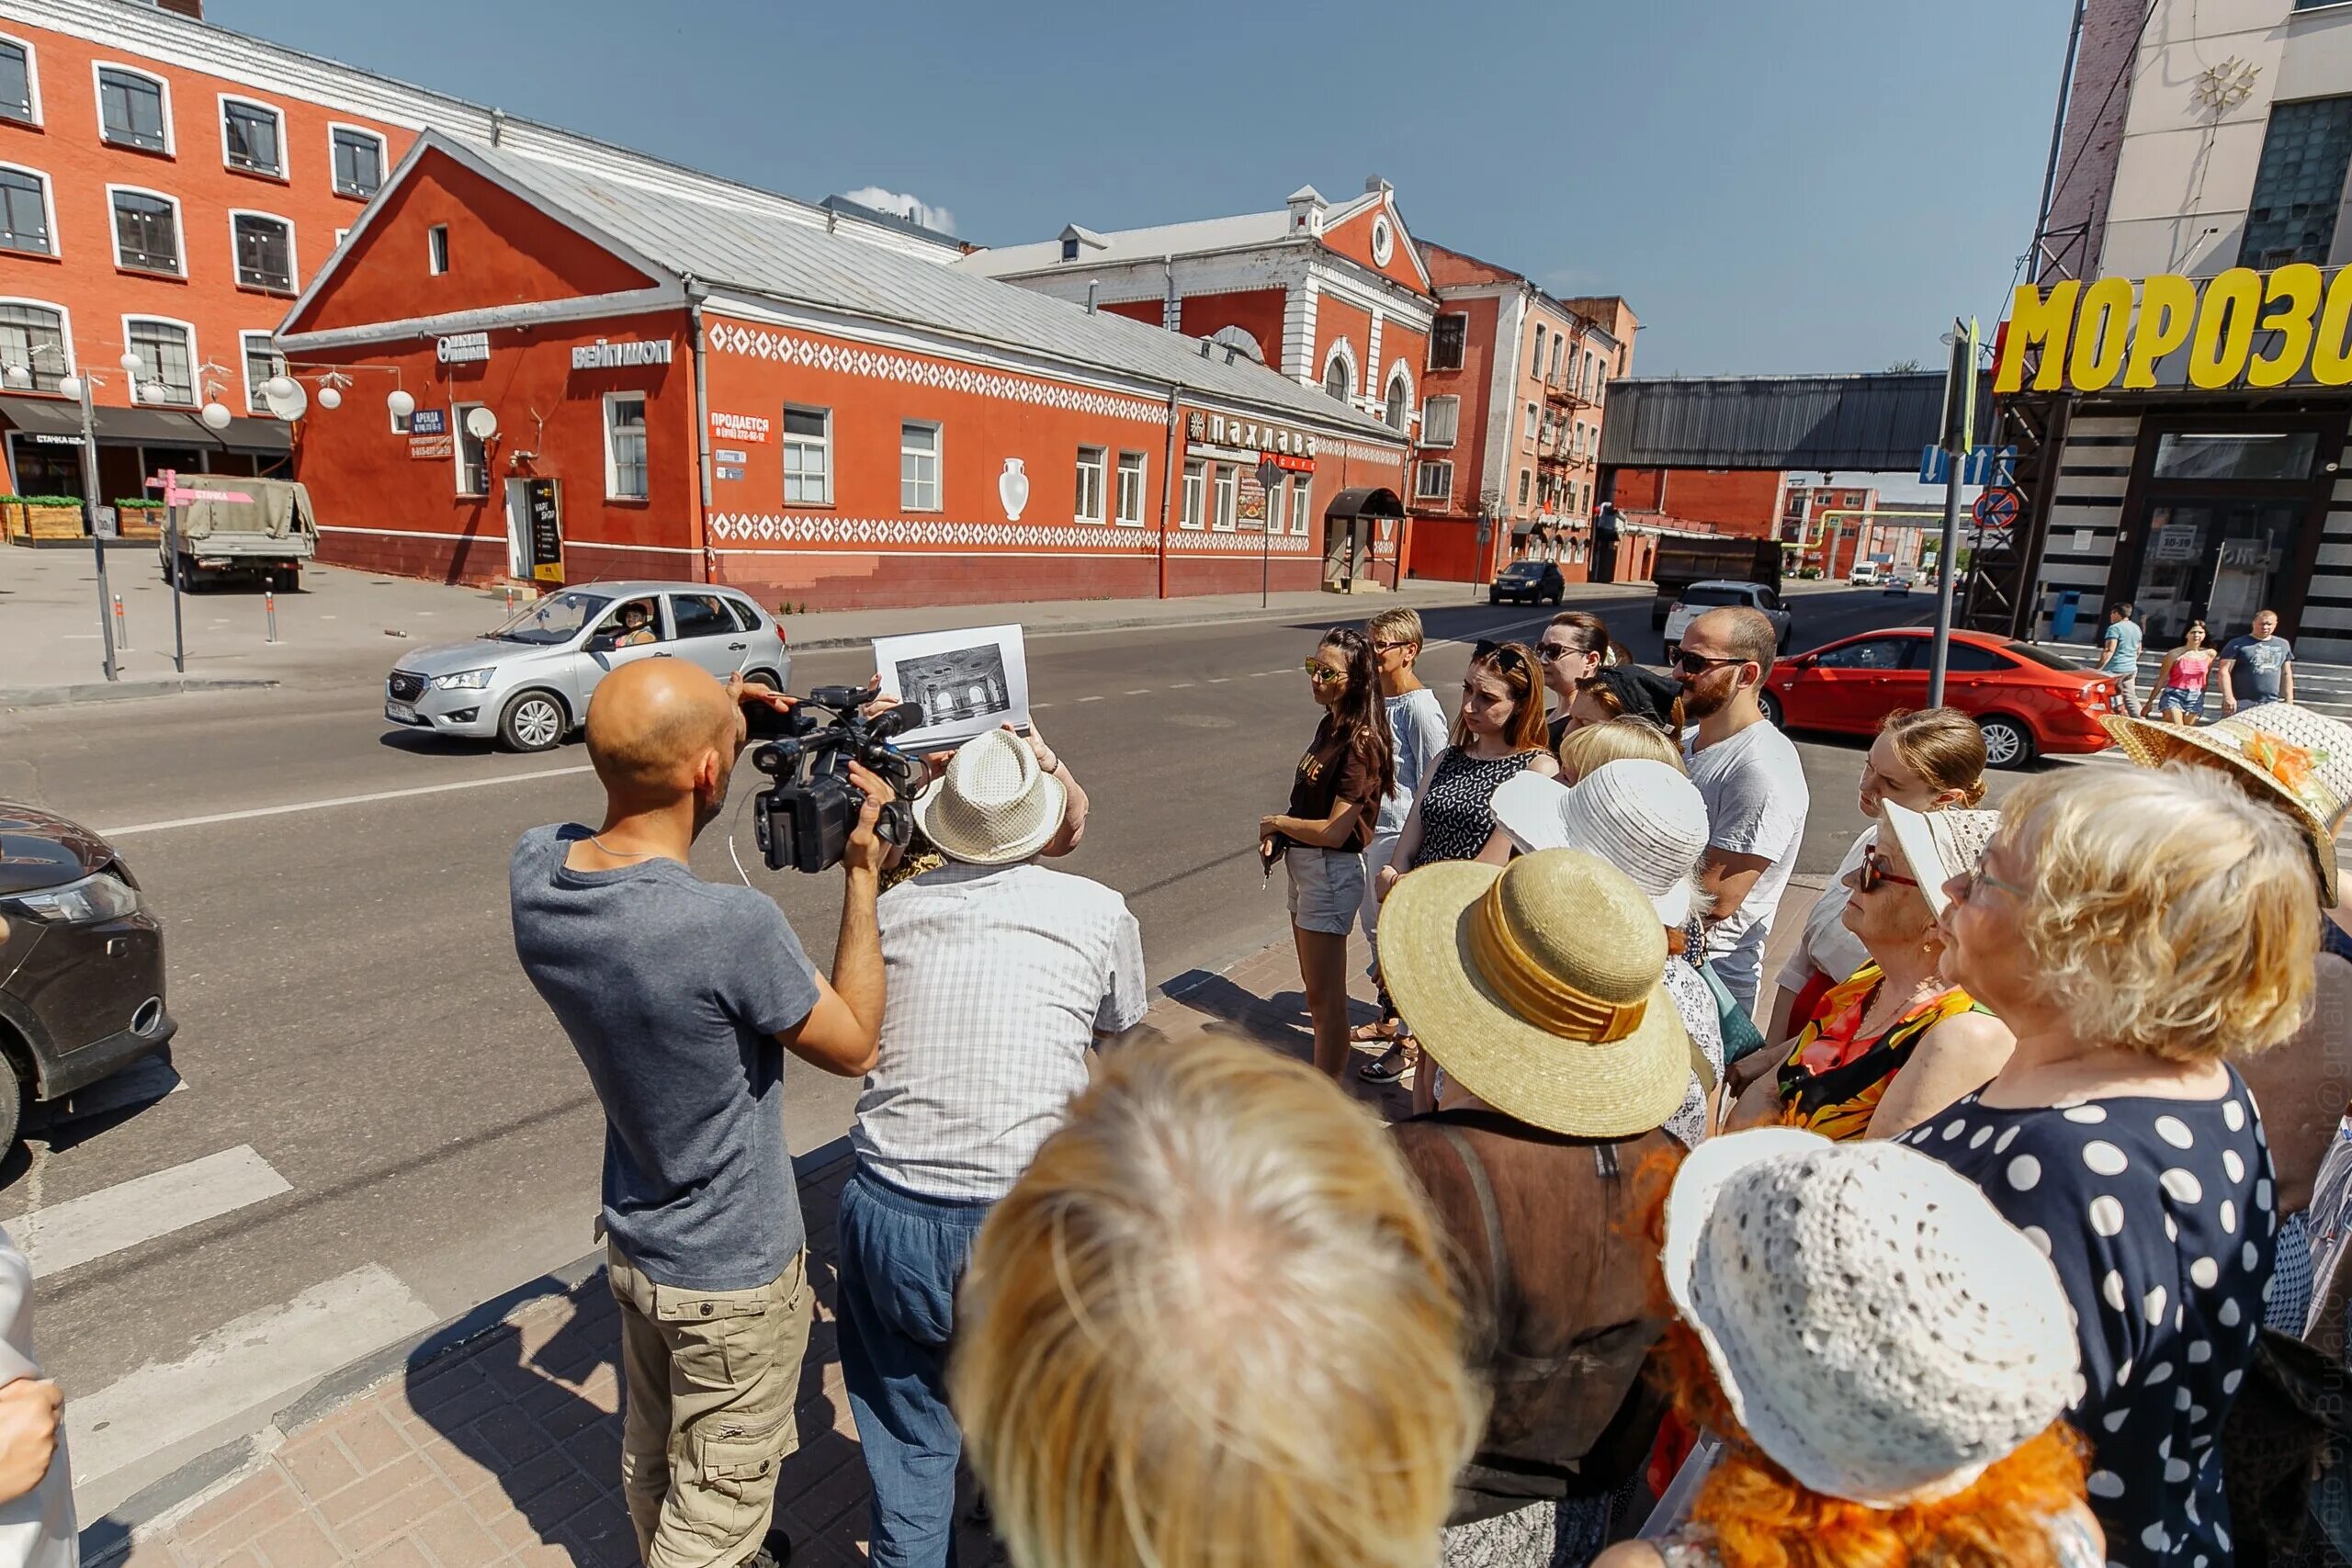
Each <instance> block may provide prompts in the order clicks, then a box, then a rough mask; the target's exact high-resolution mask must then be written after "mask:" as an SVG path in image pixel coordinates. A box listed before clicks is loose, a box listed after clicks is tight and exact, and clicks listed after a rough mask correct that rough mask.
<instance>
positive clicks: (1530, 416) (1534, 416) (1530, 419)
mask: <svg viewBox="0 0 2352 1568" xmlns="http://www.w3.org/2000/svg"><path fill="white" fill-rule="evenodd" d="M1542 428H1543V416H1542V415H1541V414H1540V413H1538V412H1536V408H1535V405H1534V404H1533V403H1530V404H1528V405H1527V430H1526V434H1525V435H1524V437H1523V439H1524V440H1525V441H1526V443H1527V445H1528V446H1534V445H1535V434H1536V432H1537V431H1539V430H1541V429H1542Z"/></svg>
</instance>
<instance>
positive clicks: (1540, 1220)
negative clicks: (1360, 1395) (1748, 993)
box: [1375, 764, 1697, 1568]
mask: <svg viewBox="0 0 2352 1568" xmlns="http://www.w3.org/2000/svg"><path fill="white" fill-rule="evenodd" d="M1621 766H1626V767H1630V766H1634V764H1621ZM1607 773H1608V771H1606V770H1605V771H1604V773H1602V774H1601V775H1599V776H1600V777H1606V776H1607ZM1678 782H1679V781H1678ZM1589 787H1592V786H1590V785H1579V786H1578V788H1577V791H1575V792H1574V793H1576V794H1577V795H1581V794H1582V793H1583V792H1584V790H1585V789H1586V788H1589ZM1684 787H1685V788H1688V787H1689V786H1688V785H1687V784H1686V785H1685V786H1684ZM1690 804H1691V805H1695V804H1696V801H1695V795H1694V797H1693V799H1692V801H1691V803H1690ZM1691 853H1692V855H1693V856H1695V855H1696V853H1697V846H1696V845H1695V844H1694V845H1692V846H1691ZM1690 865H1691V862H1690V861H1688V860H1686V861H1685V862H1684V863H1683V870H1682V875H1683V877H1684V879H1685V880H1686V881H1687V879H1688V877H1689V875H1690ZM1385 919H1386V929H1387V931H1388V953H1387V958H1386V964H1387V969H1388V974H1389V985H1390V987H1391V988H1392V989H1393V990H1394V991H1395V993H1396V996H1397V1006H1398V1007H1399V1009H1401V1010H1402V1012H1403V1015H1404V1019H1405V1021H1406V1024H1407V1025H1408V1027H1409V1028H1410V1029H1411V1030H1412V1032H1413V1034H1414V1037H1415V1038H1416V1039H1417V1040H1419V1042H1420V1043H1421V1048H1422V1050H1423V1051H1424V1052H1426V1053H1427V1055H1428V1056H1429V1058H1430V1061H1431V1062H1433V1063H1434V1064H1436V1066H1438V1067H1440V1068H1442V1069H1443V1077H1444V1081H1443V1084H1442V1088H1440V1089H1439V1090H1438V1094H1437V1100H1438V1103H1437V1108H1436V1109H1435V1110H1434V1111H1430V1112H1427V1113H1425V1114H1422V1115H1419V1116H1416V1117H1414V1118H1413V1119H1411V1120H1410V1121H1407V1122H1401V1123H1399V1124H1398V1125H1397V1127H1396V1128H1395V1129H1394V1132H1395V1136H1396V1139H1397V1147H1398V1148H1399V1149H1400V1150H1401V1151H1402V1152H1403V1154H1404V1156H1405V1160H1406V1163H1407V1164H1408V1166H1409V1167H1410V1168H1412V1171H1413V1174H1414V1175H1415V1176H1416V1177H1417V1178H1418V1179H1419V1181H1420V1183H1421V1186H1422V1189H1423V1190H1425V1191H1426V1192H1427V1193H1428V1194H1429V1197H1430V1203H1431V1206H1432V1207H1433V1208H1434V1209H1435V1211H1436V1213H1437V1218H1438V1225H1439V1228H1440V1230H1441V1231H1442V1234H1443V1235H1444V1237H1445V1241H1446V1244H1447V1245H1446V1248H1445V1251H1446V1255H1447V1256H1448V1257H1450V1258H1453V1259H1455V1269H1456V1280H1457V1285H1458V1289H1459V1290H1460V1292H1461V1293H1462V1297H1463V1300H1464V1303H1465V1304H1466V1305H1467V1307H1468V1310H1469V1316H1470V1320H1471V1322H1472V1324H1473V1325H1476V1337H1475V1338H1474V1339H1473V1340H1472V1342H1471V1344H1472V1348H1471V1355H1470V1364H1471V1370H1472V1371H1473V1372H1474V1373H1475V1374H1476V1376H1477V1377H1478V1378H1479V1379H1480V1380H1481V1381H1482V1382H1485V1383H1487V1384H1488V1385H1489V1386H1491V1387H1492V1388H1493V1389H1494V1390H1495V1396H1494V1404H1493V1405H1492V1407H1491V1408H1490V1409H1489V1411H1488V1412H1487V1423H1486V1429H1485V1432H1484V1434H1483V1435H1482V1436H1481V1438H1480V1439H1479V1443H1478V1448H1477V1451H1476V1453H1475V1454H1474V1455H1473V1456H1472V1458H1471V1461H1470V1463H1469V1465H1468V1467H1467V1468H1466V1469H1464V1472H1462V1476H1461V1479H1460V1482H1459V1483H1458V1485H1457V1496H1456V1501H1455V1504H1454V1508H1453V1515H1452V1517H1451V1518H1450V1519H1449V1520H1448V1525H1447V1529H1446V1531H1445V1536H1444V1543H1443V1546H1442V1550H1441V1551H1440V1554H1439V1562H1441V1563H1442V1564H1446V1565H1449V1568H1460V1565H1469V1564H1475V1565H1478V1568H1511V1565H1515V1564H1524V1565H1530V1568H1548V1565H1550V1564H1555V1563H1557V1564H1561V1565H1563V1568H1582V1564H1584V1563H1586V1562H1589V1561H1590V1560H1591V1559H1592V1557H1593V1556H1594V1555H1595V1554H1596V1553H1597V1552H1599V1551H1600V1549H1601V1547H1603V1546H1604V1545H1606V1544H1607V1542H1608V1539H1609V1536H1608V1531H1609V1526H1610V1521H1611V1517H1613V1515H1614V1513H1615V1511H1616V1508H1617V1506H1618V1504H1619V1503H1620V1501H1621V1500H1622V1499H1623V1497H1624V1496H1626V1495H1629V1494H1630V1492H1631V1490H1632V1488H1633V1486H1634V1484H1635V1483H1637V1482H1638V1480H1639V1478H1640V1476H1641V1472H1642V1467H1643V1463H1644V1461H1645V1459H1646V1457H1647V1454H1648V1450H1649V1446H1650V1443H1651V1441H1652V1440H1653V1438H1655V1436H1656V1433H1657V1417H1658V1416H1659V1414H1660V1407H1659V1406H1658V1404H1657V1402H1656V1401H1654V1400H1652V1399H1648V1398H1646V1397H1645V1392H1644V1391H1643V1390H1642V1389H1641V1388H1640V1375H1641V1371H1642V1367H1643V1364H1644V1362H1645V1360H1646V1359H1648V1356H1649V1352H1650V1348H1651V1346H1652V1345H1653V1344H1654V1343H1655V1342H1656V1340H1657V1335H1658V1331H1659V1328H1660V1327H1661V1325H1662V1324H1661V1319H1660V1317H1659V1316H1658V1314H1656V1313H1655V1312H1654V1311H1653V1309H1652V1307H1651V1306H1650V1304H1649V1301H1648V1292H1647V1290H1646V1284H1645V1281H1646V1277H1647V1276H1646V1270H1645V1267H1644V1262H1643V1259H1644V1251H1645V1247H1646V1245H1647V1244H1646V1243H1645V1239H1644V1238H1643V1236H1642V1235H1641V1226H1640V1224H1639V1220H1640V1211H1641V1209H1642V1207H1643V1203H1642V1199H1641V1196H1640V1189H1639V1186H1638V1184H1637V1182H1636V1180H1635V1177H1636V1175H1637V1173H1641V1172H1643V1171H1645V1168H1657V1169H1665V1168H1671V1166H1672V1165H1673V1163H1674V1162H1675V1161H1676V1160H1677V1159H1679V1157H1680V1153H1681V1148H1680V1145H1678V1144H1677V1143H1676V1142H1675V1141H1674V1139H1673V1138H1672V1137H1671V1136H1669V1135H1668V1133H1667V1132H1666V1130H1665V1123H1666V1121H1667V1119H1668V1117H1669V1116H1672V1115H1673V1114H1675V1112H1676V1111H1677V1110H1678V1109H1679V1107H1680V1106H1681V1105H1682V1103H1683V1100H1684V1091H1685V1087H1686V1085H1688V1083H1689V1082H1690V1079H1691V1061H1692V1046H1691V1038H1690V1035H1689V1034H1688V1033H1687V1032H1685V1030H1684V1028H1683V1023H1682V1018H1681V1015H1680V1013H1679V1010H1678V1009H1677V1007H1676V1005H1675V1003H1674V999H1673V998H1672V996H1671V995H1670V994H1669V993H1668V989H1667V987H1666V986H1665V984H1664V982H1663V979H1662V976H1663V975H1664V974H1665V972H1666V971H1668V969H1670V968H1672V967H1673V965H1672V964H1671V963H1670V962H1669V960H1668V944H1667V941H1666V936H1665V931H1664V928H1663V927H1662V925H1661V924H1660V921H1659V914H1658V911H1657V908H1656V907H1655V905H1654V904H1653V902H1652V900H1651V899H1650V897H1648V896H1646V895H1645V893H1644V892H1643V891H1642V889H1641V888H1640V887H1638V886H1636V885H1635V884H1634V882H1633V880H1632V879H1631V878H1629V877H1628V876H1626V874H1624V873H1623V872H1621V871H1619V870H1617V869H1616V868H1615V867H1613V866H1611V865H1609V864H1607V863H1604V862H1603V861H1602V860H1601V859H1600V857H1599V856H1598V855H1594V854H1590V853H1588V852H1584V851H1581V850H1572V849H1557V850H1543V851H1538V852H1535V853H1533V854H1528V855H1522V856H1521V857H1520V858H1518V859H1516V860H1514V861H1512V862H1511V863H1510V864H1509V865H1507V866H1504V867H1501V868H1499V869H1498V868H1497V867H1495V866H1492V865H1487V864H1484V863H1479V862H1476V861H1454V862H1447V863H1436V864H1430V865H1425V866H1423V867H1421V868H1420V869H1419V870H1417V871H1414V872H1413V873H1411V874H1408V875H1407V876H1406V877H1404V878H1403V879H1402V880H1400V881H1399V882H1398V883H1397V886H1396V887H1395V888H1394V889H1393V890H1392V891H1391V892H1390V894H1389V897H1388V908H1387V909H1386V911H1385ZM1375 1484H1377V1482H1375Z"/></svg>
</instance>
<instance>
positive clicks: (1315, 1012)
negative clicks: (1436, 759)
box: [1258, 626, 1397, 1079]
mask: <svg viewBox="0 0 2352 1568" xmlns="http://www.w3.org/2000/svg"><path fill="white" fill-rule="evenodd" d="M1306 679H1307V682H1308V683H1309V686H1310V687H1311V689H1312V690H1313V692H1314V694H1315V701H1316V703H1317V705H1319V706H1320V707H1321V708H1322V709H1323V719H1322V722H1321V723H1319V724H1317V726H1316V727H1315V739H1313V740H1312V741H1310V742H1309V743H1308V745H1307V748H1306V755H1305V756H1303V757H1301V758H1300V759H1299V760H1298V771H1297V773H1296V775H1295V777H1294V778H1293V779H1292V781H1291V786H1290V809H1289V810H1288V811H1287V812H1276V813H1272V814H1270V815H1268V816H1265V817H1261V818H1259V819H1258V854H1259V857H1260V858H1261V860H1262V861H1263V862H1264V863H1265V865H1266V870H1267V872H1268V874H1272V871H1273V863H1274V861H1275V860H1276V859H1277V858H1280V859H1281V860H1282V861H1283V862H1284V863H1285V864H1286V865H1287V866H1288V868H1289V872H1290V930H1291V938H1292V940H1293V941H1294V942H1295V943H1296V944H1297V947H1298V976H1299V980H1300V981H1301V983H1302V985H1303V986H1304V987H1305V989H1306V1010H1307V1012H1308V1013H1309V1014H1310V1015H1311V1016H1312V1017H1313V1019H1314V1021H1315V1065H1316V1066H1317V1068H1319V1069H1321V1070H1322V1071H1323V1072H1326V1073H1329V1075H1330V1076H1331V1077H1333V1078H1335V1079H1336V1078H1338V1077H1341V1076H1342V1075H1343V1074H1344V1073H1345V1072H1346V1071H1347V1066H1348V931H1350V929H1351V928H1352V927H1353V926H1354V925H1355V922H1356V913H1357V910H1358V909H1359V908H1361V907H1362V906H1363V848H1364V846H1365V845H1366V844H1368V843H1370V842H1371V841H1372V829H1373V822H1374V818H1377V817H1378V816H1379V814H1380V802H1381V799H1382V797H1384V796H1385V795H1387V793H1388V792H1389V790H1390V789H1391V788H1392V787H1394V785H1395V784H1396V782H1397V758H1396V753H1395V751H1394V750H1393V749H1392V748H1391V746H1390V743H1389V739H1388V715H1387V712H1386V710H1385V707H1384V706H1383V705H1382V701H1381V695H1380V663H1379V660H1378V658H1377V656H1376V655H1375V654H1374V652H1373V648H1372V643H1371V641H1370V640H1369V639H1367V638H1366V637H1364V635H1363V633H1362V632H1360V631H1357V630H1355V629H1354V628H1353V627H1351V626H1334V627H1332V628H1331V629H1330V630H1329V631H1328V632H1325V633H1324V634H1323V640H1322V641H1321V642H1319V643H1317V645H1316V648H1315V652H1314V654H1313V655H1312V656H1311V657H1310V658H1309V659H1308V660H1306Z"/></svg>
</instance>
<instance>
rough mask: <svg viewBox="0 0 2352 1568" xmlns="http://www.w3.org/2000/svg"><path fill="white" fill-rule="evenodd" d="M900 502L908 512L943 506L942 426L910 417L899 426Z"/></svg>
mask: <svg viewBox="0 0 2352 1568" xmlns="http://www.w3.org/2000/svg"><path fill="white" fill-rule="evenodd" d="M899 506H900V507H901V508H903V509H904V510H906V511H908V512H936V511H938V510H939V426H937V425H935V424H923V423H918V422H916V421H914V420H909V421H907V422H906V423H904V424H901V425H900V426H899Z"/></svg>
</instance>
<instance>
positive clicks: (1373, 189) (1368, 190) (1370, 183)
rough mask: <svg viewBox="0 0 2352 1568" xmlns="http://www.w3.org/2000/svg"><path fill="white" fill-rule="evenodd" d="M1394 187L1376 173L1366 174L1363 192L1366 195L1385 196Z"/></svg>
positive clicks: (1394, 187)
mask: <svg viewBox="0 0 2352 1568" xmlns="http://www.w3.org/2000/svg"><path fill="white" fill-rule="evenodd" d="M1396 188H1397V187H1396V186H1392V185H1390V184H1389V183H1388V182H1387V181H1386V180H1384V179H1382V178H1381V177H1380V176H1379V175H1366V176H1365V178H1364V182H1363V193H1364V195H1366V196H1386V195H1388V194H1389V193H1390V192H1391V191H1393V190H1395V189H1396Z"/></svg>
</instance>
